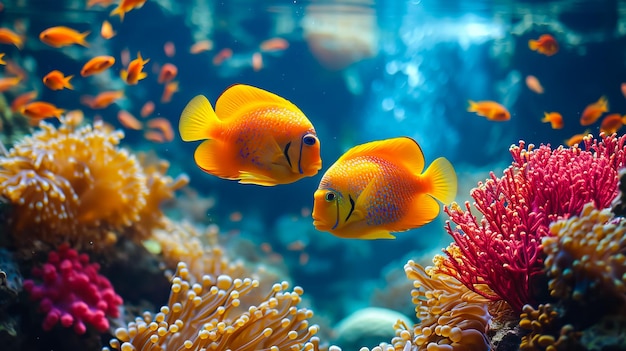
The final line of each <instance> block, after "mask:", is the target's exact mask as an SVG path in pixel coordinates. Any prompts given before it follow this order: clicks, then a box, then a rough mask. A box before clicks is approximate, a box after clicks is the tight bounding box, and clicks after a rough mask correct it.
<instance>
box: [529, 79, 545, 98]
mask: <svg viewBox="0 0 626 351" xmlns="http://www.w3.org/2000/svg"><path fill="white" fill-rule="evenodd" d="M526 86H527V87H528V89H530V90H531V91H533V92H535V93H537V94H543V86H541V83H540V82H539V79H537V77H535V76H533V75H528V76H526Z"/></svg>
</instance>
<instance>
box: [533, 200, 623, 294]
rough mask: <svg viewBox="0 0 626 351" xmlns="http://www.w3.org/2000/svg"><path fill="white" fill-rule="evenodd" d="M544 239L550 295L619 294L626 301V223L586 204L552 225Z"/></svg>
mask: <svg viewBox="0 0 626 351" xmlns="http://www.w3.org/2000/svg"><path fill="white" fill-rule="evenodd" d="M550 231H551V233H552V236H550V237H545V238H543V250H544V252H545V253H546V255H547V258H546V260H545V266H546V270H547V272H548V275H549V277H550V278H551V279H550V281H549V288H550V294H551V295H552V296H555V297H559V298H563V299H570V298H571V299H574V300H582V299H589V298H594V299H602V298H607V297H618V298H621V299H622V300H623V301H625V302H626V295H625V294H626V222H625V221H624V220H623V219H621V218H617V219H616V218H613V214H612V213H611V210H610V209H608V208H606V209H603V210H598V209H595V208H594V206H593V204H591V203H590V204H586V205H585V206H584V207H583V210H582V212H581V213H580V216H575V217H571V218H569V219H563V220H559V221H557V222H555V223H553V224H552V225H551V226H550Z"/></svg>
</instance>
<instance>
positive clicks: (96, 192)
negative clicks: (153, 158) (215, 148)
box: [0, 119, 186, 248]
mask: <svg viewBox="0 0 626 351" xmlns="http://www.w3.org/2000/svg"><path fill="white" fill-rule="evenodd" d="M40 127H41V130H40V131H38V132H36V133H34V134H33V135H32V136H27V137H25V138H24V139H22V140H21V141H19V142H18V143H16V144H15V145H14V147H13V148H12V149H11V150H10V151H9V154H8V155H6V156H5V157H2V158H0V167H1V168H0V195H2V196H3V197H4V198H6V199H8V200H9V202H10V203H11V204H12V207H13V208H12V209H11V210H12V212H11V218H10V223H9V229H10V232H11V234H12V236H13V239H14V242H15V243H16V245H18V246H21V247H22V246H26V247H29V246H32V245H33V242H36V241H38V240H40V241H43V242H45V243H48V244H52V245H56V244H59V243H62V242H66V241H67V242H70V243H71V244H72V246H73V247H76V248H87V247H90V248H93V247H95V248H98V247H100V246H107V245H110V244H112V243H114V242H115V241H116V240H117V236H118V235H120V233H127V234H128V235H129V236H131V237H133V238H134V239H136V240H141V239H145V238H146V237H147V236H148V235H149V233H150V232H151V230H152V229H153V228H154V227H155V226H158V225H159V218H160V217H162V214H161V212H160V211H159V210H158V206H159V204H160V203H161V202H162V201H163V200H166V199H169V198H171V197H172V192H173V191H175V190H176V189H178V188H179V187H180V186H182V185H184V184H186V179H185V178H184V177H183V178H179V179H178V180H172V179H171V178H169V177H167V176H165V174H164V173H165V171H166V170H167V167H166V166H156V167H154V168H147V171H145V170H144V169H143V168H142V166H141V164H140V163H139V161H138V160H137V158H136V157H135V156H134V155H132V154H130V153H129V152H128V151H127V150H125V149H123V148H120V147H119V143H120V140H121V139H122V138H123V137H124V134H123V132H121V131H111V130H109V129H108V128H106V127H105V126H104V124H103V123H102V122H95V123H94V124H93V125H87V126H84V127H81V128H77V127H76V126H75V125H74V124H73V123H71V122H70V121H69V120H65V119H62V124H61V126H60V127H59V128H55V127H54V126H52V125H51V124H47V123H45V122H42V123H41V124H40Z"/></svg>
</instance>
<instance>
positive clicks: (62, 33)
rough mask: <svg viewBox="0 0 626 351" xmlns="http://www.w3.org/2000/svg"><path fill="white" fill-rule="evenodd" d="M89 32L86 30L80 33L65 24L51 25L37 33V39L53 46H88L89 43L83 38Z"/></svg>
mask: <svg viewBox="0 0 626 351" xmlns="http://www.w3.org/2000/svg"><path fill="white" fill-rule="evenodd" d="M89 33H91V32H90V31H86V32H83V33H80V32H78V31H76V30H74V29H72V28H69V27H65V26H57V27H51V28H48V29H46V30H44V31H43V32H41V33H39V40H41V41H42V42H43V43H45V44H48V45H50V46H52V47H55V48H60V47H64V46H69V45H74V44H77V45H82V46H84V47H89V44H88V43H87V41H86V40H85V38H86V37H87V36H88V35H89Z"/></svg>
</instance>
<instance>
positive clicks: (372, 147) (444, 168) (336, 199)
mask: <svg viewBox="0 0 626 351" xmlns="http://www.w3.org/2000/svg"><path fill="white" fill-rule="evenodd" d="M424 167H425V161H424V154H423V153H422V149H421V148H420V146H419V145H418V144H417V142H416V141H415V140H413V139H411V138H407V137H400V138H394V139H386V140H379V141H373V142H369V143H366V144H363V145H358V146H355V147H353V148H352V149H350V150H348V151H347V152H346V153H345V154H343V155H342V156H341V157H340V158H339V159H338V160H337V161H336V162H335V163H334V164H333V165H332V166H330V168H329V169H328V170H327V171H326V173H325V174H324V176H323V177H322V180H321V181H320V185H319V187H318V188H317V191H315V194H314V195H313V197H314V202H313V225H314V226H315V228H316V229H317V230H321V231H326V232H330V233H332V234H334V235H336V236H338V237H341V238H353V239H393V238H394V236H393V235H392V234H391V233H393V232H402V231H405V230H409V229H413V228H417V227H420V226H423V225H425V224H427V223H430V222H431V221H432V220H434V219H435V218H436V217H437V215H438V214H439V211H440V207H441V206H440V205H439V203H438V202H437V201H436V200H439V201H441V202H443V203H444V204H448V203H450V202H452V201H453V200H454V197H455V196H456V191H457V178H456V173H455V172H454V168H453V167H452V164H450V162H449V161H448V160H447V159H445V158H443V157H440V158H438V159H436V160H435V161H433V163H432V164H431V165H430V166H429V167H428V168H427V169H426V170H425V171H424Z"/></svg>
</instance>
